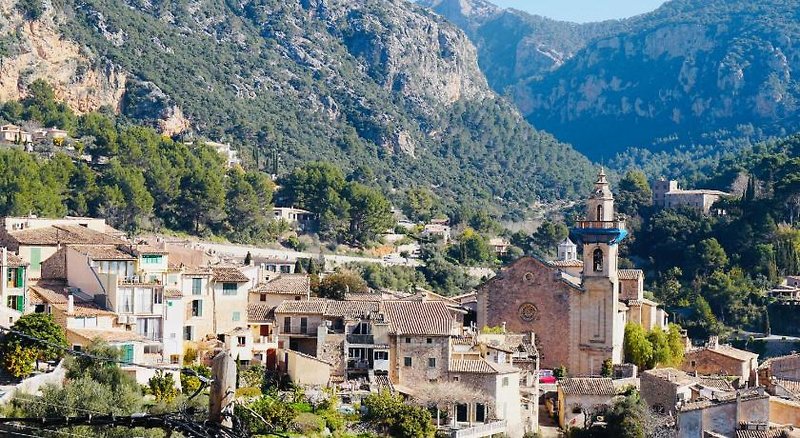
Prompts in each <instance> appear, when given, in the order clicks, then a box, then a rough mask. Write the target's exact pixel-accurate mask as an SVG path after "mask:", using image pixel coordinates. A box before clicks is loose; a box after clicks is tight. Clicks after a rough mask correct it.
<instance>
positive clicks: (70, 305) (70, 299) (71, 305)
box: [67, 292, 75, 315]
mask: <svg viewBox="0 0 800 438" xmlns="http://www.w3.org/2000/svg"><path fill="white" fill-rule="evenodd" d="M73 313H75V296H73V295H72V292H70V293H69V295H67V314H69V315H71V314H73Z"/></svg>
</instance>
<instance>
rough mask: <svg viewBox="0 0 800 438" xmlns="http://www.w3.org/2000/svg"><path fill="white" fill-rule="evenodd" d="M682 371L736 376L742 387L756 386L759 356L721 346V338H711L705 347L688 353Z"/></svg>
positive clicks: (728, 346)
mask: <svg viewBox="0 0 800 438" xmlns="http://www.w3.org/2000/svg"><path fill="white" fill-rule="evenodd" d="M681 369H682V370H684V371H687V372H692V373H697V374H705V375H724V376H736V377H739V382H740V383H741V385H745V384H747V383H752V384H755V383H756V380H757V379H756V371H757V369H758V354H756V353H752V352H749V351H745V350H739V349H738V348H734V347H731V346H730V345H720V343H719V338H718V337H716V336H711V337H710V338H709V341H708V343H707V344H706V346H705V347H703V348H697V349H693V350H689V351H687V352H686V355H685V356H684V359H683V364H682V365H681Z"/></svg>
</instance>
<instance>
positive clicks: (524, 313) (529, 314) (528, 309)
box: [518, 303, 539, 322]
mask: <svg viewBox="0 0 800 438" xmlns="http://www.w3.org/2000/svg"><path fill="white" fill-rule="evenodd" d="M518 313H519V319H521V320H523V321H525V322H533V321H536V319H537V318H538V316H539V309H537V308H536V305H534V304H533V303H525V304H523V305H521V306H519V311H518Z"/></svg>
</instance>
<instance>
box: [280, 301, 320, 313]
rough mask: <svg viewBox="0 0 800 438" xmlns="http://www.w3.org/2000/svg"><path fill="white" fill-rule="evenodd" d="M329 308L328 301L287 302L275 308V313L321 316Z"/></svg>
mask: <svg viewBox="0 0 800 438" xmlns="http://www.w3.org/2000/svg"><path fill="white" fill-rule="evenodd" d="M327 308H328V302H327V300H303V301H295V300H287V301H284V302H282V303H280V304H279V305H278V307H276V308H275V313H308V314H319V315H322V314H323V313H325V309H327Z"/></svg>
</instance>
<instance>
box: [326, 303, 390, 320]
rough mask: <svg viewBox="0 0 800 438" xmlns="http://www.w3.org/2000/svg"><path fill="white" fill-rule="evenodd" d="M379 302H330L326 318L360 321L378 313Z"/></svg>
mask: <svg viewBox="0 0 800 438" xmlns="http://www.w3.org/2000/svg"><path fill="white" fill-rule="evenodd" d="M379 309H380V303H379V302H378V301H328V306H327V307H326V308H325V316H329V317H340V318H346V319H352V320H355V319H360V318H362V317H367V316H369V315H371V314H373V313H376V312H378V310H379Z"/></svg>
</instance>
